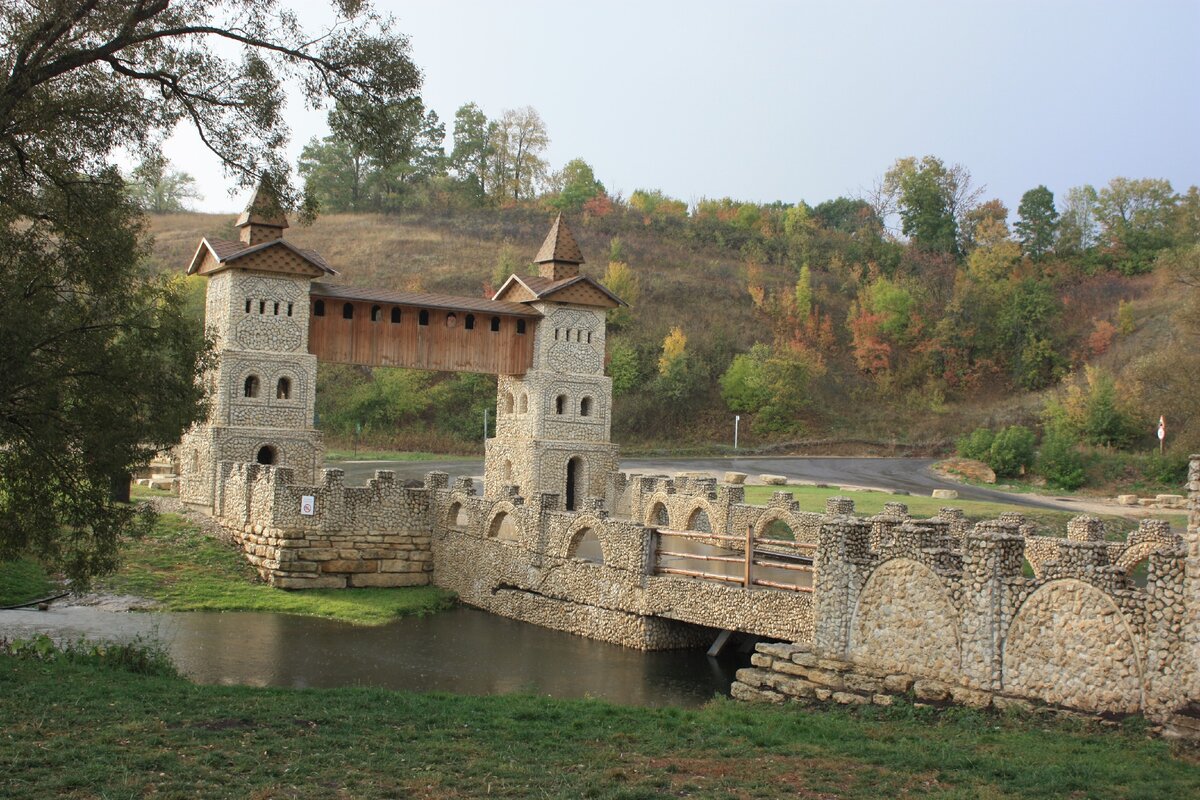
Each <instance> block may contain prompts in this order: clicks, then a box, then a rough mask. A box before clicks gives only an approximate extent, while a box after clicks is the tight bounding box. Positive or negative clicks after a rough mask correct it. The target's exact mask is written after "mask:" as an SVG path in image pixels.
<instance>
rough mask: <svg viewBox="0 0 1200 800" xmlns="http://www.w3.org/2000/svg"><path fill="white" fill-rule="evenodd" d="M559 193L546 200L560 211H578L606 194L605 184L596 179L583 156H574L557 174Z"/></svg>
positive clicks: (556, 180) (555, 180)
mask: <svg viewBox="0 0 1200 800" xmlns="http://www.w3.org/2000/svg"><path fill="white" fill-rule="evenodd" d="M554 182H555V183H556V184H557V185H558V189H557V195H552V196H551V197H550V198H549V199H548V200H547V201H546V202H547V205H549V206H550V207H551V208H554V209H557V210H559V211H566V212H578V211H580V210H582V209H583V206H584V204H585V203H587V202H588V201H589V200H591V199H592V198H594V197H597V196H598V195H602V194H604V184H603V183H601V182H600V181H599V180H597V179H596V174H595V173H594V172H593V171H592V168H591V166H590V165H589V164H588V163H587V162H586V161H584V160H583V159H582V158H573V159H571V160H570V161H568V162H567V164H566V166H564V167H563V168H562V171H561V172H559V173H558V174H557V175H555V178H554Z"/></svg>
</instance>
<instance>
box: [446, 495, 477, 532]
mask: <svg viewBox="0 0 1200 800" xmlns="http://www.w3.org/2000/svg"><path fill="white" fill-rule="evenodd" d="M443 521H444V522H445V523H446V527H447V528H449V529H452V530H458V531H466V530H470V528H471V512H470V510H469V509H468V508H467V505H466V503H464V502H463V501H462V499H461V498H459V497H451V499H450V506H449V507H448V508H447V509H446V516H445V517H444V520H443Z"/></svg>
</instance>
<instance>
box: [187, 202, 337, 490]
mask: <svg viewBox="0 0 1200 800" xmlns="http://www.w3.org/2000/svg"><path fill="white" fill-rule="evenodd" d="M237 227H238V228H239V229H240V232H241V235H240V237H239V241H236V242H231V241H226V240H221V239H204V240H203V241H201V243H200V246H199V248H197V250H196V255H195V256H194V257H193V258H192V263H191V265H190V266H189V267H188V270H187V274H189V275H204V276H206V277H207V278H208V293H207V300H206V303H205V328H206V330H207V331H208V333H209V334H210V335H212V336H213V337H214V338H215V340H216V352H217V360H216V364H215V365H214V366H213V368H212V370H211V371H209V372H208V373H207V374H206V375H205V376H204V378H203V380H204V381H205V382H206V384H207V388H208V392H209V403H210V406H209V416H208V419H207V420H206V421H205V422H204V423H202V424H200V425H197V426H196V427H195V428H193V429H192V430H191V431H189V432H188V433H187V434H185V435H184V438H183V441H182V442H181V443H180V445H179V448H178V451H177V453H178V459H179V476H180V479H179V497H180V499H181V500H183V501H184V502H185V503H191V504H195V505H200V506H205V507H208V508H211V507H212V504H213V500H214V495H215V485H216V480H217V469H218V464H220V463H221V462H223V461H237V462H257V463H260V464H277V465H280V466H285V467H290V468H291V469H293V470H295V473H296V478H297V479H298V480H301V481H311V480H313V479H314V477H315V474H316V471H317V470H318V469H319V468H320V466H321V462H322V460H323V457H324V448H323V447H322V444H321V434H320V432H319V431H317V430H316V428H314V427H313V421H314V420H313V412H314V408H315V401H316V380H317V359H316V357H315V356H312V355H310V354H309V352H308V316H309V297H308V295H309V283H310V282H311V281H312V280H313V279H314V278H319V277H325V276H328V275H332V274H335V273H334V270H332V269H331V268H330V267H329V266H328V265H327V264H326V263H325V261H324V260H323V259H322V258H321V257H320V256H319V255H317V254H316V253H315V252H313V251H311V250H304V249H301V248H298V247H296V246H294V245H292V244H291V243H289V242H287V241H285V240H284V238H283V230H284V228H286V227H287V220H286V219H285V218H284V215H283V212H282V211H281V210H280V208H279V204H278V202H277V201H276V200H275V199H274V196H273V194H272V193H271V192H270V191H269V190H268V189H266V188H264V187H263V186H259V187H258V189H257V190H256V191H255V193H254V197H253V198H252V199H251V201H250V204H249V205H248V206H247V207H246V210H245V211H244V212H243V213H242V215H241V216H240V217H239V218H238V221H237Z"/></svg>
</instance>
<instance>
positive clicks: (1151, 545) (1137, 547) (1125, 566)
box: [1113, 541, 1165, 575]
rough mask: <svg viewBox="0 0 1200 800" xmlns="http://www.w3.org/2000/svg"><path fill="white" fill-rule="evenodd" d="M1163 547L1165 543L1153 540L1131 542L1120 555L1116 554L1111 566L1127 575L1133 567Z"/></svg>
mask: <svg viewBox="0 0 1200 800" xmlns="http://www.w3.org/2000/svg"><path fill="white" fill-rule="evenodd" d="M1164 548H1165V545H1164V544H1163V543H1162V542H1155V541H1148V542H1138V543H1137V544H1131V545H1129V546H1128V547H1126V548H1125V549H1124V550H1122V551H1121V555H1119V556H1117V560H1116V561H1115V562H1114V563H1113V566H1115V567H1116V568H1117V569H1119V570H1121V572H1124V573H1125V574H1126V575H1128V574H1129V573H1131V572H1133V569H1134V567H1136V566H1137V565H1138V564H1140V563H1141V562H1143V561H1145V560H1146V559H1147V558H1149V557H1150V556H1151V555H1152V554H1154V553H1157V552H1158V551H1159V550H1162V549H1164Z"/></svg>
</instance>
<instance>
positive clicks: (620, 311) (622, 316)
mask: <svg viewBox="0 0 1200 800" xmlns="http://www.w3.org/2000/svg"><path fill="white" fill-rule="evenodd" d="M604 285H605V286H606V287H608V290H609V291H610V292H612V293H613V294H615V295H616V296H617V297H619V298H621V299H622V300H624V301H625V302H626V303H628V304H629V306H632V305H634V304H636V303H637V300H638V296H639V295H640V294H641V293H642V287H641V282H640V281H639V280H638V275H637V273H636V272H634V271H633V268H632V267H630V266H629V265H628V264H627V263H625V262H624V261H609V262H608V269H606V270H605V271H604ZM629 306H617V307H616V308H610V309H609V310H608V327H609V328H611V329H614V330H619V329H621V328H625V327H628V326H629V323H630V322H632V321H633V312H632V311H631V310H630V308H629Z"/></svg>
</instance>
